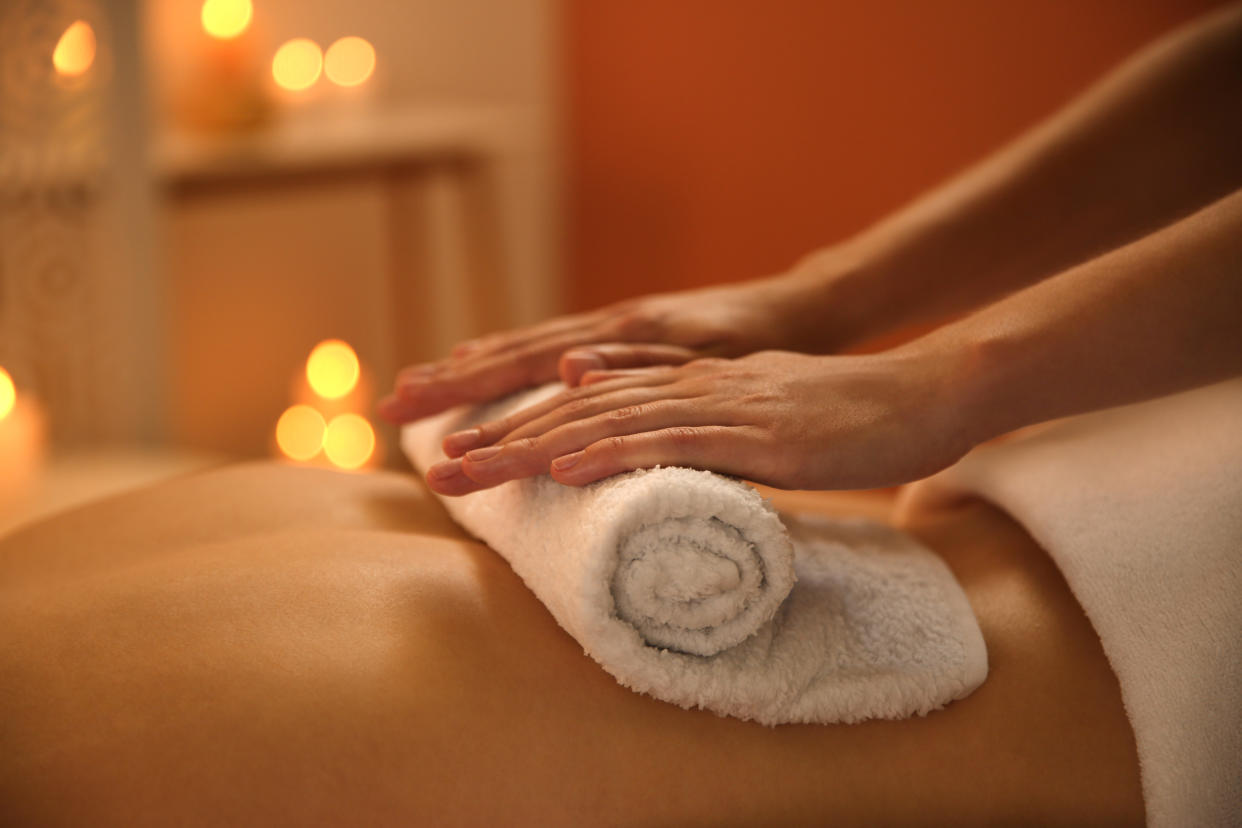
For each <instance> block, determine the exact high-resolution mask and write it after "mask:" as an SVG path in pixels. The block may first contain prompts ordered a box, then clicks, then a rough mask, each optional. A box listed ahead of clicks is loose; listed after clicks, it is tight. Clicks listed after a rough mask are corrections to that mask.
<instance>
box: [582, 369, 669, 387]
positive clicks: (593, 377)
mask: <svg viewBox="0 0 1242 828" xmlns="http://www.w3.org/2000/svg"><path fill="white" fill-rule="evenodd" d="M674 367H675V366H672V365H657V366H653V367H651V368H626V369H622V370H617V371H587V372H586V373H585V374H583V375H582V377H581V379H579V380H578V385H579V386H587V385H595V384H596V383H600V382H611V381H612V380H617V379H624V378H626V377H652V378H655V377H657V376H659V375H660V373H661V372H665V373H668V372H671V371H673V370H674ZM669 375H670V376H671V374H669Z"/></svg>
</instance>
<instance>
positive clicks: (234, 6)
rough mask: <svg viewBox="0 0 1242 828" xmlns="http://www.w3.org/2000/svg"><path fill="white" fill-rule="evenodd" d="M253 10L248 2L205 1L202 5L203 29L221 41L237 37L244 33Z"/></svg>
mask: <svg viewBox="0 0 1242 828" xmlns="http://www.w3.org/2000/svg"><path fill="white" fill-rule="evenodd" d="M253 15H254V8H253V7H252V6H251V4H250V0H206V2H204V3H203V11H202V20H203V28H204V29H205V30H206V31H207V34H209V35H211V36H212V37H218V38H220V39H221V40H228V39H229V38H234V37H237V36H238V35H239V34H241V33H242V32H244V31H246V27H248V26H249V25H250V18H251V17H252V16H253Z"/></svg>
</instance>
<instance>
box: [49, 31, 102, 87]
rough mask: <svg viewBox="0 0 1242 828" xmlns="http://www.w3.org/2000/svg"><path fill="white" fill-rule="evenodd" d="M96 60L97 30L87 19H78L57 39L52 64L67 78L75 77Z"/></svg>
mask: <svg viewBox="0 0 1242 828" xmlns="http://www.w3.org/2000/svg"><path fill="white" fill-rule="evenodd" d="M94 62H95V30H94V29H92V28H91V24H89V23H87V22H86V21H85V20H77V21H75V22H74V23H73V24H72V25H70V26H69V28H67V29H65V33H64V34H62V35H61V36H60V40H58V41H56V48H55V50H53V51H52V66H54V67H55V68H56V71H57V72H58V73H60V74H61V75H64V76H65V77H67V78H74V77H77V76H78V75H81V74H82V73H84V72H85V71H86V70H87V69H90V68H91V64H92V63H94Z"/></svg>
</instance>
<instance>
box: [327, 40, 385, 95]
mask: <svg viewBox="0 0 1242 828" xmlns="http://www.w3.org/2000/svg"><path fill="white" fill-rule="evenodd" d="M323 71H324V74H325V75H327V76H328V80H330V81H332V82H333V83H335V84H336V85H337V86H357V85H358V84H360V83H365V82H366V79H367V78H369V77H371V73H372V72H374V71H375V47H374V46H372V45H371V44H370V43H368V42H367V41H366V40H364V39H363V38H361V37H342V38H341V39H340V40H338V41H337V42H336V43H333V44H332V45H331V46H329V47H328V51H327V52H326V53H325V54H324V56H323Z"/></svg>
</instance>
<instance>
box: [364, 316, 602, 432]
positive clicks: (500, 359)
mask: <svg viewBox="0 0 1242 828" xmlns="http://www.w3.org/2000/svg"><path fill="white" fill-rule="evenodd" d="M577 344H579V340H578V339H577V338H576V337H575V336H574V335H566V336H565V338H563V339H561V340H549V341H544V342H540V343H536V344H534V345H531V346H529V347H527V348H526V349H523V350H518V351H510V352H507V353H503V354H498V355H495V356H485V357H479V358H469V357H468V358H466V359H465V360H463V361H462V362H461V363H459V364H452V363H449V364H447V365H443V366H442V367H441V368H440V370H438V371H431V372H424V373H421V374H415V375H411V376H409V377H408V378H406V381H404V382H403V383H402V384H400V385H398V386H397V389H396V393H395V395H394V396H395V398H396V400H395V401H394V402H393V403H391V404H390V405H387V406H385V407H384V408H383V409H382V411H384V412H386V413H385V416H386V417H388V418H389V419H391V420H392V421H393V422H394V423H398V424H400V423H404V422H409V421H411V420H416V419H418V418H420V417H427V416H430V415H432V414H435V413H437V412H440V411H443V410H444V409H446V408H451V407H452V406H455V405H461V404H462V403H475V402H483V401H485V400H491V399H495V398H496V397H502V396H504V395H505V394H509V393H511V392H513V391H516V390H518V389H519V388H525V387H527V386H531V385H539V384H542V383H545V382H551V381H552V380H554V379H556V363H557V360H558V359H559V358H560V355H561V352H562V351H564V350H565V348H567V347H571V346H573V345H577Z"/></svg>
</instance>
